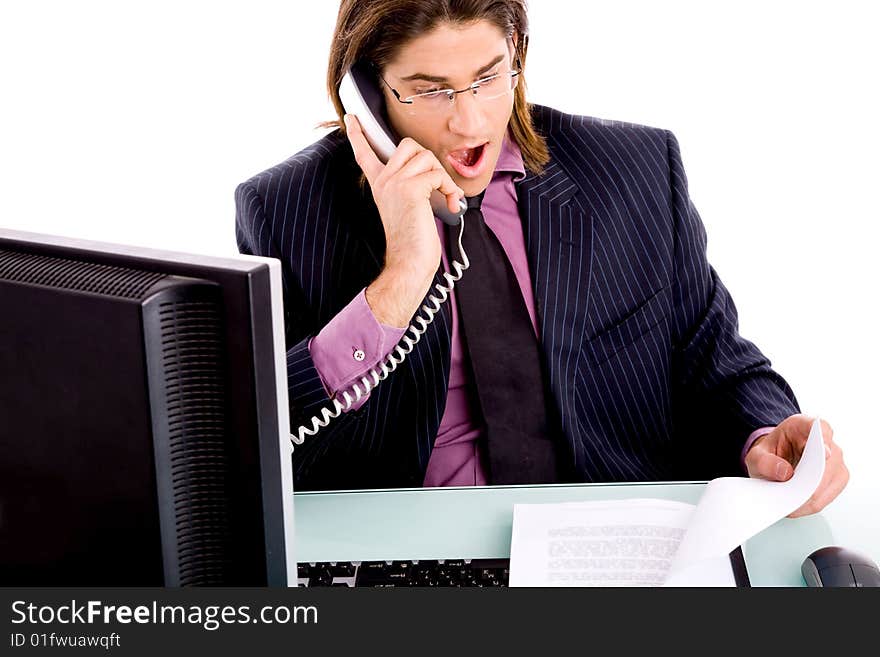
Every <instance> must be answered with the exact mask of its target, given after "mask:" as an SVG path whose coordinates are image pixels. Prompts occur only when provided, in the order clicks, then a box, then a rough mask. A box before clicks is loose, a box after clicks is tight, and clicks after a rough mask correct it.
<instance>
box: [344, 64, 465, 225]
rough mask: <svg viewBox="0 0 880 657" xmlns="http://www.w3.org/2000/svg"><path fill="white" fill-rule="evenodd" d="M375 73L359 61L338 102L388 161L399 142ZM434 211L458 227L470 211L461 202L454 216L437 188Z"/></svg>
mask: <svg viewBox="0 0 880 657" xmlns="http://www.w3.org/2000/svg"><path fill="white" fill-rule="evenodd" d="M375 79H376V78H375V73H374V72H373V71H372V70H371V67H370V65H369V64H367V63H366V62H363V61H361V62H358V63H357V64H355V65H354V66H352V67H351V69H350V70H349V71H348V72H347V73H346V74H345V75H344V76H343V78H342V82H340V83H339V99H340V100H341V101H342V106H343V107H344V108H345V111H346V112H347V113H348V114H354V115H355V116H356V117H357V119H358V122H359V123H360V124H361V129H362V130H363V132H364V136H365V137H366V138H367V141H368V142H369V144H370V146H372V147H373V150H374V151H375V153H376V156H377V157H378V158H379V159H380V160H382V162H383V163H384V162H387V161H388V159H389V158H390V157H391V155H392V153H394V150H395V149H396V148H397V144H398V143H399V142H400V139H398V138H397V135H396V133H395V132H394V129H393V128H392V127H391V126H390V125H388V122H387V121H385V118H384V114H383V108H384V106H385V100H384V98H383V97H382V90H381V89H380V88H379V87H378V85H377V84H376V82H375ZM431 209H432V210H433V211H434V215H435V216H436V217H437V218H438V219H441V220H442V221H443V222H444V223H447V224H449V225H450V226H457V225H458V223H459V221H461V216H462V214H464V211H465V210H467V202H466V201H465V200H464V199H461V200H460V202H459V211H458V212H457V213H452V212H450V211H449V206H448V205H447V204H446V197H445V196H444V195H443V194H442V193H441V192H440V190H437V189H435V190H434V191H433V192H432V193H431Z"/></svg>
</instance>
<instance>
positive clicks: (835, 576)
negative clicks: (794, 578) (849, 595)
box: [801, 545, 880, 587]
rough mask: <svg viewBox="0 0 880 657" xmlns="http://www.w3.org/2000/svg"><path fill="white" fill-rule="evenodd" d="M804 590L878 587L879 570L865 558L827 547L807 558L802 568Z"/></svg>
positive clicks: (851, 552)
mask: <svg viewBox="0 0 880 657" xmlns="http://www.w3.org/2000/svg"><path fill="white" fill-rule="evenodd" d="M801 573H802V574H803V576H804V581H805V582H806V583H807V586H824V587H841V586H845V587H862V586H880V568H877V564H875V563H874V562H873V561H871V559H870V558H868V557H866V556H865V555H864V554H860V553H858V552H855V551H853V550H848V549H846V548H842V547H837V546H833V545H829V546H828V547H823V548H819V549H818V550H816V551H815V552H812V553H811V554H809V555H807V558H806V559H804V562H803V563H802V564H801Z"/></svg>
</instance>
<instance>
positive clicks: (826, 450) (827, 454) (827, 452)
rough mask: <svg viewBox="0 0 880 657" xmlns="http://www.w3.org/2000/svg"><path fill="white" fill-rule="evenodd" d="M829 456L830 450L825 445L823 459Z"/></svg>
mask: <svg viewBox="0 0 880 657" xmlns="http://www.w3.org/2000/svg"><path fill="white" fill-rule="evenodd" d="M830 456H831V448H830V447H828V445H825V458H826V459H827V458H828V457H830Z"/></svg>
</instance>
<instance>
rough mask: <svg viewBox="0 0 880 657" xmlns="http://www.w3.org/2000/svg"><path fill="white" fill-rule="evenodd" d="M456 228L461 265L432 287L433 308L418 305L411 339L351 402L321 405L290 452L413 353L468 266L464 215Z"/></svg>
mask: <svg viewBox="0 0 880 657" xmlns="http://www.w3.org/2000/svg"><path fill="white" fill-rule="evenodd" d="M460 225H461V230H459V232H458V250H459V253H461V259H462V260H463V261H464V263H460V262H458V261H455V260H453V261H452V263H451V265H450V268H451V269H452V270H454V271H455V273H454V274H452V273H450V272H448V271H445V272H443V276H444V277H445V278H446V281H447V283H448V286H447V287H444V286H443V285H441V284H440V283H437V284H435V285H434V289H436V290H437V292H438V293H439V295H440V297H439V298H438V297H435V296H434V295H433V294H432V295H429V296H428V301H430V302H431V303H432V304H433V308H431V307H429V306H428V304H427V303H426V304H425V305H423V306H422V308H421V310H422V312H423V315H417V316H416V318H415V319H414V320H413V323H412V324H410V326H409V328H408V329H407V332H409V333H412V335H413V337H412V338H411V337H409V336H408V335H406V334H404V336H403V338H401V340H400V342H399V343H398V344H397V346H396V347H394V349H393V350H392V352H391V353H389V354H388V355H387V356H386V357H385V359H384V360H383V361H382V362H381V363H379V370H380V371H376V369H375V368H374V369H371V370H370V371H369V372H367V373H366V374H365V375H364V376H363V377H361V380H360V383H362V384H363V389H361V386H360V385H358V384H357V383H355V384H354V385H353V386H352V390H353V391H354V395H355V396H354V399H352V397H351V394H350V392H349V390H344V391H342V398H343V399H344V400H345V403H342V402H340V401H339V393H336V395H335V396H334V398H333V400H332V401H333V404H332V408H331V406H325V407H324V408H322V409H321V410H320V411H319V414H318V415H315V416H313V417H312V419H311V420H309V422H311V425H312V426H311V428H309V427H308V426H306V425H307V424H309V422H306V424H303V425H301V426H300V427H299V428H298V429H297V430H296V434H295V435H294V434H290V440H291V445H290V450H291V452H292V451H293V449H294V445H302V444H303V441H305V438H306V436H314V435H315V434H316V433H318V431H320V430H321V429H323V428H324V427H326V426H327V425H328V424H330V420H333V419H334V418H337V417H339V416H340V415H341V414H342V413H343V412H344V411H347V410H348V409H349V408H351V405H352V404H354V403H355V402H357V401H358V400H360V398H361V397H363V396H364V395H367V394H369V392H370V391H371V390H372V389H373V388H375V387H376V386H377V385H379V382H380V381H384V380H385V379H386V378H388V375H389V374H391V372H393V371H394V370H396V369H397V366H398V365H400V364H401V363H402V362H403V361H404V360H405V359H406V357H407V355H408V354H409V353H410V352H411V351H412V350H413V347H415V346H416V344H417V343H418V341H419V340H420V339H421V338H422V335H423V334H424V333H425V331H426V330H427V329H428V325H429V324H430V323H431V322H433V321H434V316H435V315H436V313H437V312H438V311H439V310H440V304H442V303H445V302H446V300H447V299H448V298H449V293H450V292H452V289H453V288H454V287H455V284H456V283H457V282H458V281H459V280H461V275H462V273H463V272H464V271H465V270H466V269H467V268H468V267H470V261H469V260H468V257H467V253H465V251H464V247H463V246H462V243H461V238H462V235H464V216H462V217H461V222H460ZM416 324H420V325H421V326H416ZM370 376H372V381H370V379H369V378H368V377H370Z"/></svg>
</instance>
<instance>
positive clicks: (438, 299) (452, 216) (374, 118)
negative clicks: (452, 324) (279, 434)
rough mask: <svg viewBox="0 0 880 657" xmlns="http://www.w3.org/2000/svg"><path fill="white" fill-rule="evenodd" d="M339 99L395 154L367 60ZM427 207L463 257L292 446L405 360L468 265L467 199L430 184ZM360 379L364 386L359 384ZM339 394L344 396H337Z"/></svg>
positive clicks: (385, 155)
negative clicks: (449, 196) (453, 202)
mask: <svg viewBox="0 0 880 657" xmlns="http://www.w3.org/2000/svg"><path fill="white" fill-rule="evenodd" d="M339 98H340V100H341V101H342V106H343V107H344V108H345V111H346V112H347V113H350V114H354V115H355V116H356V117H357V119H358V122H359V123H360V125H361V129H362V130H363V133H364V136H365V137H366V138H367V142H368V143H369V144H370V146H371V147H372V148H373V150H374V151H375V153H376V155H377V156H378V157H379V159H380V160H382V162H387V161H388V159H389V158H390V157H391V154H392V153H394V150H395V149H396V144H397V143H398V142H399V139H396V135H395V133H394V130H392V129H391V127H390V126H389V125H388V124H387V122H386V121H385V119H384V118H383V113H382V110H383V108H384V102H385V101H384V99H383V98H382V90H381V89H379V88H378V86H377V84H376V82H375V77H374V74H373V72H372V71H371V70H370V67H369V65H368V64H365V63H363V62H359V63H358V64H355V65H354V66H353V67H352V68H351V69H350V70H349V71H347V72H346V74H345V75H344V76H343V78H342V81H341V82H340V84H339ZM431 209H432V210H433V212H434V215H435V216H436V217H438V218H439V219H441V220H442V221H443V222H444V223H447V224H449V225H450V226H460V230H459V233H458V250H459V253H461V259H462V260H463V261H464V262H463V263H462V262H457V261H455V260H453V261H452V262H451V263H450V269H452V270H454V271H455V273H454V274H451V273H450V272H448V271H447V272H443V276H444V278H445V279H446V282H447V285H446V286H444V285H440V284H439V283H437V284H435V285H434V289H435V290H437V293H438V295H439V296H434V295H433V294H429V295H428V301H429V302H430V303H431V304H432V305H431V306H429V305H427V304H425V305H423V306H422V308H421V311H422V314H421V315H419V314H417V315H416V316H415V318H414V320H413V323H412V324H410V326H409V328H408V329H407V332H406V333H405V334H404V336H403V338H402V339H401V341H400V343H399V344H398V345H397V346H396V347H394V349H393V350H392V351H391V353H390V354H388V355H387V356H386V357H385V359H384V360H383V361H382V362H380V363H379V366H378V369H379V371H377V370H376V369H371V370H370V371H369V372H367V375H366V376H363V377H361V380H360V382H358V383H355V384H354V385H353V386H352V389H351V390H344V391H341V395H340V393H339V392H337V394H336V395H335V396H334V398H333V400H332V408H330V407H328V406H325V407H324V408H322V409H321V411H320V416H318V415H315V416H314V417H312V419H311V420H310V421H309V423H310V424H311V427H308V426H306V425H305V424H304V425H302V426H300V427H299V428H298V429H297V431H296V434H291V435H290V440H291V442H292V444H291V451H292V450H293V445H294V444H295V445H301V444H302V443H303V441H304V440H305V437H306V436H314V435H315V434H316V433H318V431H319V430H320V429H322V428H323V427H326V426H327V425H328V424H329V422H330V420H332V419H333V418H336V417H339V415H341V414H342V412H343V411H346V410H348V409H349V408H350V407H351V405H352V404H353V403H355V402H357V401H358V400H360V398H361V397H363V396H364V395H366V394H367V393H369V392H370V390H372V389H373V388H375V387H376V386H377V385H378V384H379V382H380V381H383V380H384V379H386V378H387V377H388V375H389V374H390V373H391V372H393V371H394V370H395V369H397V366H398V365H400V364H401V363H402V362H403V361H404V359H405V358H406V356H407V355H408V354H409V353H410V352H411V351H412V350H413V347H415V345H416V343H417V342H418V341H419V340H420V339H421V337H422V335H423V334H424V332H425V331H426V330H427V328H428V325H429V324H430V323H431V322H432V321H434V316H435V314H436V313H437V312H438V311H439V310H440V304H442V303H444V302H445V301H446V300H447V299H448V298H449V293H450V292H451V291H452V288H453V287H455V283H456V282H457V281H459V280H460V279H461V275H462V272H464V270H465V269H467V268H468V267H469V266H470V262H469V261H468V257H467V254H466V253H465V251H464V247H463V246H462V243H461V237H462V235H463V234H464V212H465V210H466V209H467V201H465V200H464V199H461V201H460V209H459V212H458V213H452V212H450V211H449V207H448V206H447V205H446V196H444V195H443V194H442V193H441V192H440V191H439V190H436V189H435V190H434V191H433V193H432V194H431ZM416 324H418V326H417V325H416ZM407 333H408V334H411V335H412V337H410V336H409V335H407ZM361 384H362V385H363V387H361ZM352 393H354V398H352ZM340 396H341V397H342V400H343V401H340V399H339V397H340ZM307 424H308V423H307Z"/></svg>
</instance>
